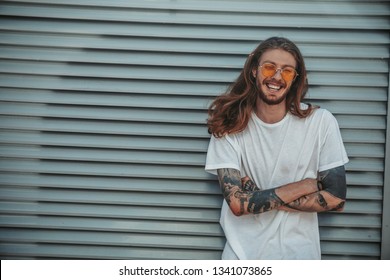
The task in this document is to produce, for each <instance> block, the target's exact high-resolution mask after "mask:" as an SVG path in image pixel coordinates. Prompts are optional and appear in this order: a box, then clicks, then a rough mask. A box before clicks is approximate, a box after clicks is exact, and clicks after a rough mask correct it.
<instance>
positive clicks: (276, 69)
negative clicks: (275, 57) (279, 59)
mask: <svg viewBox="0 0 390 280" xmlns="http://www.w3.org/2000/svg"><path fill="white" fill-rule="evenodd" d="M266 64H267V65H272V66H274V67H275V73H274V74H273V75H272V76H266V75H264V74H263V72H261V74H263V75H264V76H265V77H267V78H270V77H273V76H275V75H276V73H278V71H280V75H281V76H282V78H283V80H285V81H286V82H293V81H294V80H295V79H296V78H297V77H298V76H299V74H298V72H297V70H296V69H295V68H294V67H292V66H286V67H283V68H280V67H279V68H276V65H275V64H273V63H270V62H264V63H263V64H261V65H259V67H260V68H261V69H263V66H264V65H266ZM286 68H289V69H293V70H294V72H295V76H294V78H293V79H292V80H286V79H285V78H284V76H283V71H284V69H286Z"/></svg>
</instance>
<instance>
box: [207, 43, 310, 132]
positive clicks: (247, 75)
mask: <svg viewBox="0 0 390 280" xmlns="http://www.w3.org/2000/svg"><path fill="white" fill-rule="evenodd" d="M270 49H281V50H285V51H287V52H289V53H290V54H292V55H293V56H294V58H295V60H296V62H297V68H296V70H297V72H298V76H297V78H296V79H295V80H294V81H293V83H292V85H291V88H290V90H289V92H288V94H287V96H286V109H287V111H289V112H291V114H293V115H295V116H298V117H300V118H305V117H307V116H308V115H309V114H310V113H311V112H312V111H313V107H312V106H311V104H308V108H306V109H302V108H301V106H300V103H301V101H302V100H303V99H304V97H305V95H306V92H307V89H308V81H307V77H306V67H305V62H304V60H303V56H302V54H301V52H300V51H299V49H298V47H297V46H296V45H295V44H294V43H293V42H291V41H290V40H288V39H286V38H282V37H271V38H269V39H267V40H265V41H263V42H261V43H260V45H259V46H258V47H257V48H256V49H255V50H254V51H253V52H252V53H251V54H250V55H249V56H248V58H247V60H246V62H245V65H244V68H243V69H242V71H241V73H240V75H239V76H238V78H237V79H236V81H234V82H233V83H232V84H231V85H230V86H229V88H228V89H227V91H226V93H225V94H222V95H220V96H218V97H217V98H216V99H215V100H214V101H213V102H212V103H211V105H210V107H209V111H208V113H209V118H208V120H207V126H208V131H209V133H210V134H213V135H214V136H215V137H222V136H224V135H226V134H232V133H238V132H241V131H243V130H244V129H245V128H246V126H247V125H248V122H249V119H250V117H251V114H252V112H253V110H254V108H255V106H256V100H257V98H258V96H259V93H258V89H257V86H256V78H255V77H253V75H252V70H253V69H255V68H257V67H258V64H259V61H260V58H261V56H262V54H263V53H264V52H265V51H267V50H270Z"/></svg>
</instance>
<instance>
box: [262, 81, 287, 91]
mask: <svg viewBox="0 0 390 280" xmlns="http://www.w3.org/2000/svg"><path fill="white" fill-rule="evenodd" d="M265 85H266V86H267V88H268V89H270V90H271V91H275V92H276V91H279V90H280V89H282V88H283V86H282V85H280V84H272V83H266V84H265Z"/></svg>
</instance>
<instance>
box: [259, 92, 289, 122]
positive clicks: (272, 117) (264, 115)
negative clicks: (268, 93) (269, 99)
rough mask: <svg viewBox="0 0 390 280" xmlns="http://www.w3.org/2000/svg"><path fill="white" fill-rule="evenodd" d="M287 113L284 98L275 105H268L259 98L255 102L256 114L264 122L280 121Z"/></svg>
mask: <svg viewBox="0 0 390 280" xmlns="http://www.w3.org/2000/svg"><path fill="white" fill-rule="evenodd" d="M286 114H287V110H286V100H284V101H282V102H281V103H279V104H276V105H269V104H267V103H265V102H264V101H263V100H261V99H260V98H258V99H257V102H256V115H257V117H259V118H260V119H261V120H262V121H263V122H265V123H269V124H272V123H277V122H280V121H281V120H282V119H283V118H284V117H285V116H286Z"/></svg>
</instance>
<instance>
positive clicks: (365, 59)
mask: <svg viewBox="0 0 390 280" xmlns="http://www.w3.org/2000/svg"><path fill="white" fill-rule="evenodd" d="M389 15H390V8H389V3H388V2H383V1H337V2H332V1H250V0H246V1H232V0H229V1H226V0H225V1H216V0H214V1H184V0H179V1H168V0H165V1H164V0H163V1H108V0H107V1H102V0H101V1H98V0H96V1H89V0H77V1H76V0H67V1H65V0H62V1H61V0H59V1H49V0H46V1H45V0H41V1H1V2H0V59H1V61H0V73H1V76H0V99H1V107H0V117H1V120H0V128H1V134H0V144H1V146H0V155H1V165H0V172H1V173H0V184H1V188H0V200H1V203H0V212H1V219H0V226H1V229H0V240H1V245H0V246H1V247H0V255H1V257H2V259H4V258H7V259H8V258H9V259H13V258H23V259H26V258H45V259H47V258H61V259H64V258H92V259H99V258H103V259H120V258H126V259H218V258H220V254H221V250H222V248H223V245H224V236H223V232H222V230H221V229H220V226H219V224H218V219H219V211H220V205H221V195H220V194H219V189H218V185H217V182H216V178H215V177H212V176H211V175H208V174H206V173H205V172H204V162H205V154H206V149H207V145H208V140H209V135H208V133H207V129H206V126H205V119H206V118H207V106H208V104H209V103H210V100H211V99H212V98H214V97H215V96H216V95H218V94H220V93H222V92H223V91H224V89H225V88H226V86H227V85H228V84H229V83H230V82H232V81H233V80H234V79H235V78H236V76H237V75H238V73H239V71H240V69H241V67H242V66H243V63H244V61H245V59H246V56H247V55H248V53H250V52H251V51H252V50H253V48H254V47H255V46H257V44H258V43H259V42H260V40H262V39H265V38H268V37H270V36H274V35H278V36H286V37H288V38H290V39H292V40H293V41H295V42H296V43H297V44H298V45H299V46H300V48H301V50H302V52H303V54H304V56H305V57H306V62H307V66H308V70H309V82H310V84H311V87H310V91H309V99H310V101H311V102H312V103H315V104H318V105H320V106H322V107H323V108H327V109H329V110H330V111H331V112H332V113H333V114H334V115H335V116H336V118H337V119H338V121H339V124H340V127H341V132H342V136H343V139H344V142H345V145H346V149H347V152H348V155H349V157H350V163H349V164H348V165H347V171H348V174H347V180H348V187H349V188H348V203H347V206H346V209H345V212H343V213H326V214H321V215H320V226H321V228H320V231H321V245H322V250H323V258H324V259H378V258H381V245H382V244H384V242H389V236H385V234H384V235H382V234H381V232H382V224H383V223H385V222H388V216H385V215H384V218H383V221H382V209H383V207H385V206H386V205H387V203H388V201H385V200H384V197H383V193H384V190H387V193H388V188H389V186H385V187H384V177H385V175H386V174H385V172H384V170H385V164H384V161H385V158H386V154H385V146H386V118H387V115H388V107H387V100H388V95H389V91H388V89H389V42H390V38H389V26H390V24H389ZM385 202H386V205H384V204H385ZM386 207H388V205H387V206H386ZM384 233H386V231H385V230H384ZM387 234H388V231H387ZM383 252H384V251H382V258H384V257H386V256H385V255H384V253H383ZM387 253H388V251H387ZM387 256H388V255H387Z"/></svg>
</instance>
